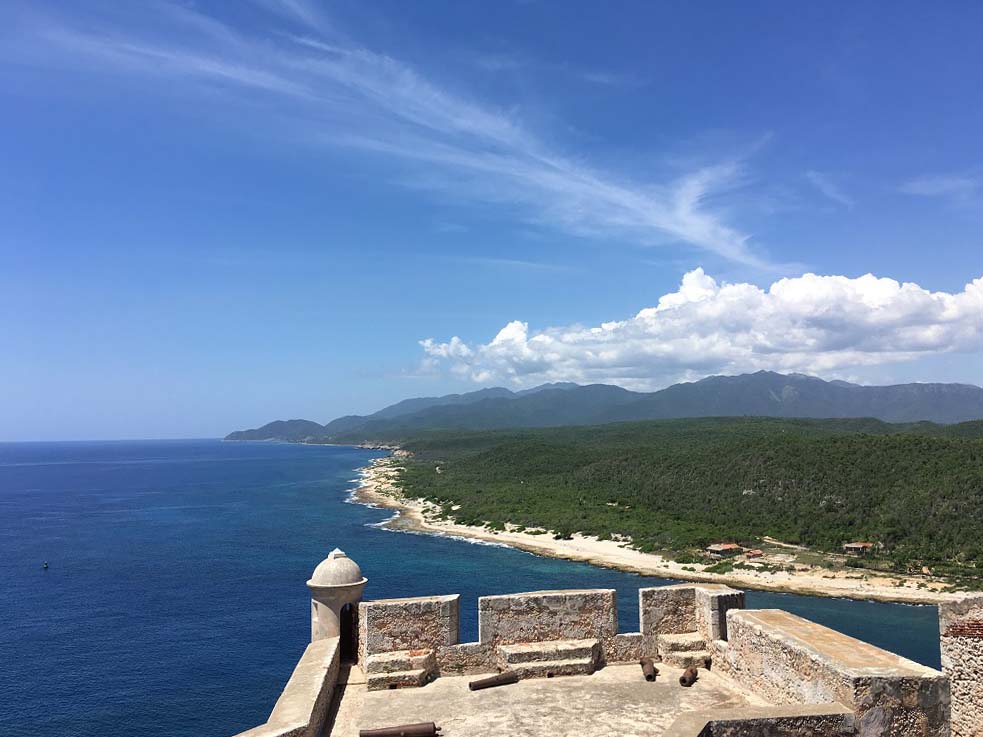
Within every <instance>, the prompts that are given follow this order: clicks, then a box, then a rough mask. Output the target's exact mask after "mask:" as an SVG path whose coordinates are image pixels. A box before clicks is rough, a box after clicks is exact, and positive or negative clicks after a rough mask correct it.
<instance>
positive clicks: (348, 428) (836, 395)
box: [227, 371, 983, 442]
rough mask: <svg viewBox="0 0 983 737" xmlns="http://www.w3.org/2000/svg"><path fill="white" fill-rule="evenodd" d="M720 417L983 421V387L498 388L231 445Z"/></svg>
mask: <svg viewBox="0 0 983 737" xmlns="http://www.w3.org/2000/svg"><path fill="white" fill-rule="evenodd" d="M723 416H735V417H737V416H758V417H875V418H878V419H881V420H885V421H888V422H912V421H917V420H927V421H931V422H942V423H953V422H963V421H967V420H974V419H983V389H981V388H980V387H977V386H970V385H967V384H898V385H895V386H859V385H857V384H849V383H846V382H842V381H823V380H821V379H817V378H815V377H811V376H802V375H800V374H790V375H783V374H776V373H772V372H767V371H760V372H758V373H755V374H744V375H741V376H713V377H710V378H707V379H703V380H702V381H697V382H693V383H686V384H676V385H674V386H671V387H669V388H667V389H663V390H661V391H657V392H651V393H641V392H631V391H627V390H626V389H622V388H620V387H616V386H608V385H606V384H594V385H590V386H577V385H575V384H546V385H543V386H540V387H536V388H534V389H529V390H526V391H522V392H513V391H510V390H508V389H503V388H501V387H499V388H492V389H482V390H479V391H476V392H469V393H466V394H450V395H447V396H444V397H424V398H419V399H407V400H404V401H402V402H399V403H397V404H394V405H391V406H389V407H386V408H385V409H382V410H380V411H378V412H376V413H374V414H371V415H365V416H360V415H349V416H346V417H339V418H338V419H336V420H333V421H331V422H329V423H327V424H326V425H319V424H318V423H316V422H310V421H306V420H291V421H288V422H286V423H282V422H275V423H270V424H268V425H265V426H263V427H260V428H257V429H255V430H242V431H238V432H234V433H232V434H230V435H229V436H228V438H227V439H229V440H290V441H304V442H362V441H366V440H369V441H371V440H375V439H379V438H389V439H391V438H394V437H401V436H404V435H412V434H414V433H416V432H418V431H420V430H422V429H428V428H458V429H466V430H479V429H491V428H506V427H547V426H556V425H595V424H601V423H606V422H621V421H633V420H647V419H663V418H682V417H723Z"/></svg>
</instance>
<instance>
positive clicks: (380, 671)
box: [365, 650, 437, 691]
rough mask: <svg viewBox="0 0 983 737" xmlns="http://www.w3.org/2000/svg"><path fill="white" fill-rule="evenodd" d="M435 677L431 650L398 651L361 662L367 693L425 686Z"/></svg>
mask: <svg viewBox="0 0 983 737" xmlns="http://www.w3.org/2000/svg"><path fill="white" fill-rule="evenodd" d="M436 674H437V659H436V658H435V657H434V651H433V650H398V651H396V652H391V653H379V654H378V655H370V656H369V657H368V658H367V659H366V662H365V677H366V685H367V687H368V690H369V691H383V690H385V689H392V688H413V687H416V686H425V685H426V684H427V683H429V682H430V681H431V680H433V679H434V677H435V676H436Z"/></svg>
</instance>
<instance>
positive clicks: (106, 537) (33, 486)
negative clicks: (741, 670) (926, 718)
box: [0, 440, 939, 737]
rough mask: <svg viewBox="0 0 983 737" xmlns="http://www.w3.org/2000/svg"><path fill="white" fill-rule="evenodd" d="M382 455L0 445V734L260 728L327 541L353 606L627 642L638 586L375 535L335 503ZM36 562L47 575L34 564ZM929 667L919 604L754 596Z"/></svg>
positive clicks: (929, 637) (432, 542) (512, 557)
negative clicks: (601, 623) (602, 621)
mask: <svg viewBox="0 0 983 737" xmlns="http://www.w3.org/2000/svg"><path fill="white" fill-rule="evenodd" d="M379 455H380V454H379V453H378V452H373V451H366V450H360V449H354V448H340V447H327V446H304V445H286V444H272V443H223V442H221V441H218V440H189V441H146V442H130V441H127V442H103V443H81V442H79V443H8V444H0V565H2V566H3V572H4V575H3V578H2V582H3V586H2V589H0V620H2V623H0V735H3V736H4V737H28V736H29V737H74V736H76V735H85V736H90V735H91V736H92V737H124V736H125V737H132V736H133V735H141V736H149V735H160V736H161V737H192V736H193V737H225V736H227V735H232V734H235V733H237V732H239V731H241V730H244V729H247V728H249V727H252V726H255V725H256V724H259V723H261V722H263V721H265V719H266V717H267V715H268V714H269V711H270V709H272V707H273V704H274V702H275V701H276V698H277V696H278V695H279V693H280V689H281V688H282V687H283V684H284V683H285V682H286V680H287V678H288V677H289V675H290V672H291V670H292V669H293V667H294V665H295V663H296V661H297V659H298V657H299V656H300V654H301V653H302V652H303V649H304V647H305V645H306V643H307V641H308V639H309V637H310V620H309V611H308V606H309V604H308V602H309V598H308V592H307V589H306V587H305V585H304V582H305V581H306V580H307V578H308V577H309V575H310V573H311V571H312V570H313V568H314V566H315V565H316V564H317V563H318V562H319V561H320V560H321V559H322V558H323V557H324V556H325V555H327V553H328V552H329V551H330V550H331V549H332V548H334V547H335V546H338V547H341V548H342V549H344V550H345V551H346V552H347V553H348V554H349V555H350V556H351V557H352V558H354V559H355V560H356V561H358V562H359V564H360V565H361V566H362V569H363V572H364V573H365V575H366V576H368V578H369V584H368V586H367V588H366V591H365V596H366V598H381V597H392V596H413V595H424V594H438V593H460V594H461V595H462V617H461V619H462V622H461V626H462V637H463V638H464V639H465V640H468V639H475V638H476V636H477V613H476V608H475V607H476V600H477V597H478V596H481V595H484V594H498V593H507V592H515V591H532V590H536V589H544V588H572V587H578V588H579V587H604V588H615V589H617V590H618V592H619V599H618V605H619V609H620V611H619V614H620V619H621V628H622V631H631V630H635V629H637V617H638V611H637V607H638V602H637V589H638V588H639V587H640V586H650V585H658V584H660V583H663V581H662V580H661V579H655V578H646V577H641V576H637V575H634V574H628V573H621V572H618V571H613V570H608V569H604V568H595V567H592V566H588V565H585V564H581V563H572V562H569V561H559V560H550V559H546V558H539V557H536V556H533V555H529V554H527V553H523V552H519V551H515V550H510V549H508V548H503V547H498V546H491V545H481V544H473V543H469V542H465V541H461V540H457V539H452V538H441V537H432V536H425V535H411V534H403V533H397V532H391V531H388V530H385V529H380V528H379V527H377V526H376V525H377V524H378V523H379V522H380V521H382V520H384V519H386V518H387V517H388V516H389V512H387V511H383V510H377V509H370V508H367V507H364V506H360V505H356V504H351V503H346V500H347V498H348V496H349V493H350V491H351V489H352V488H353V479H354V478H355V474H356V470H357V469H358V468H360V467H361V466H363V465H365V464H366V463H367V462H368V461H369V460H370V459H372V458H375V457H378V456H379ZM44 561H47V562H48V568H47V570H45V569H43V567H42V564H43V562H44ZM748 605H749V606H752V607H781V608H784V609H788V610H790V611H793V612H796V613H798V614H801V615H803V616H805V617H809V618H810V619H814V620H816V621H818V622H821V623H823V624H826V625H829V626H831V627H835V628H837V629H840V630H842V631H844V632H847V633H849V634H851V635H854V636H856V637H859V638H861V639H864V640H867V641H869V642H872V643H874V644H876V645H880V646H882V647H885V648H888V649H890V650H894V651H896V652H899V653H901V654H903V655H906V656H907V657H909V658H912V659H914V660H917V661H920V662H922V663H925V664H927V665H931V666H934V667H938V665H939V650H938V622H937V611H936V609H935V608H934V607H912V606H904V605H894V604H878V603H867V602H855V601H846V600H832V599H815V598H810V597H802V596H792V595H782V594H766V593H758V592H749V594H748Z"/></svg>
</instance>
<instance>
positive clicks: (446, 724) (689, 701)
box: [325, 663, 764, 737]
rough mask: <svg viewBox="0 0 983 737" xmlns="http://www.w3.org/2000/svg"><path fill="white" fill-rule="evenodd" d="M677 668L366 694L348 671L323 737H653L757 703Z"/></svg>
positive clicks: (614, 669) (441, 682)
mask: <svg viewBox="0 0 983 737" xmlns="http://www.w3.org/2000/svg"><path fill="white" fill-rule="evenodd" d="M681 673H682V671H681V670H680V669H678V668H672V667H669V666H667V665H664V664H661V663H660V664H659V677H658V679H657V680H656V682H655V683H649V682H647V681H645V679H644V678H643V677H642V673H641V669H640V668H639V666H638V665H637V664H634V665H609V666H607V667H605V668H602V669H601V670H598V671H597V672H595V673H594V674H592V675H589V676H566V677H563V678H548V679H547V678H537V679H530V680H523V681H520V682H519V683H516V684H512V685H509V686H500V687H497V688H489V689H486V690H482V691H469V690H468V682H469V681H471V680H473V679H474V678H480V677H481V676H455V677H450V678H448V677H442V678H438V679H437V680H435V681H434V682H432V683H430V684H428V685H426V686H424V687H422V688H407V689H399V690H396V691H368V690H366V687H365V679H364V676H362V674H361V671H360V670H359V669H358V668H357V667H355V668H353V669H352V672H351V675H350V676H349V678H348V681H349V682H348V684H347V685H346V686H344V687H342V688H343V693H342V699H341V702H340V705H339V706H338V710H337V716H336V718H335V721H334V725H333V728H332V726H331V725H330V724H329V725H328V726H327V728H326V729H325V734H326V735H330V737H357V736H358V731H359V729H369V728H375V727H386V726H392V725H394V724H408V723H414V722H436V723H437V725H438V726H439V727H441V730H442V735H444V737H500V736H501V735H513V736H514V737H543V735H549V737H585V736H586V735H590V736H591V737H616V736H617V737H661V735H663V734H665V732H666V730H667V729H668V727H669V726H670V725H671V724H672V723H673V722H674V721H675V720H676V718H677V717H678V716H680V715H681V714H683V713H684V712H692V711H704V710H706V711H715V710H717V709H738V708H742V707H747V706H763V705H764V702H762V701H760V700H758V699H756V698H755V697H754V696H752V695H750V694H747V693H743V692H741V691H739V690H738V689H737V687H736V685H735V684H734V682H733V681H730V680H729V679H726V678H723V677H721V676H719V675H717V674H715V673H713V672H711V671H704V670H701V671H700V679H699V680H698V681H697V682H696V684H695V685H694V686H692V687H691V688H683V687H681V686H680V685H679V680H678V679H679V676H680V674H681Z"/></svg>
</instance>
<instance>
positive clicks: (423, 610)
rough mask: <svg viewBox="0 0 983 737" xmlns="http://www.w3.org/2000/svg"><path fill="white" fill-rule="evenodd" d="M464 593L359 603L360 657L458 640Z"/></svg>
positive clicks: (433, 645) (450, 643)
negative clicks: (461, 595) (462, 594)
mask: <svg viewBox="0 0 983 737" xmlns="http://www.w3.org/2000/svg"><path fill="white" fill-rule="evenodd" d="M460 598H461V597H460V596H459V595H458V594H451V595H448V596H423V597H418V598H412V599H377V600H375V601H363V602H362V603H361V604H359V616H358V627H359V638H358V643H359V656H360V657H359V660H360V661H361V662H363V663H364V662H365V660H366V659H367V658H368V656H369V655H375V654H376V653H388V652H395V651H397V650H416V649H431V650H437V649H439V648H441V647H444V646H446V645H456V644H457V642H458V638H459V635H458V631H459V618H460Z"/></svg>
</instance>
